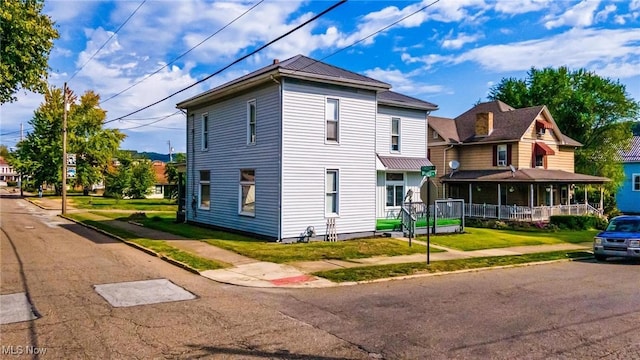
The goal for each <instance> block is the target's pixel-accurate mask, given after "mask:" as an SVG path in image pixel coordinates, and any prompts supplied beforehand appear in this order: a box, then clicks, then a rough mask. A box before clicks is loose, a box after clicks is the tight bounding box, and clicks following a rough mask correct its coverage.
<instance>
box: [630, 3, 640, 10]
mask: <svg viewBox="0 0 640 360" xmlns="http://www.w3.org/2000/svg"><path fill="white" fill-rule="evenodd" d="M629 10H631V11H634V10H640V0H631V3H630V4H629Z"/></svg>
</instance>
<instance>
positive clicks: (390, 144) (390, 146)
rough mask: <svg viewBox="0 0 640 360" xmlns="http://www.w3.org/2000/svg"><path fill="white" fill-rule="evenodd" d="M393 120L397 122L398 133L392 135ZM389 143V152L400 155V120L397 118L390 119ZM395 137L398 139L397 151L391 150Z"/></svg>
mask: <svg viewBox="0 0 640 360" xmlns="http://www.w3.org/2000/svg"><path fill="white" fill-rule="evenodd" d="M393 120H398V133H397V134H394V133H393ZM390 132H391V138H390V140H391V142H390V143H389V151H390V152H392V153H400V152H401V151H402V120H401V119H400V118H399V117H392V118H391V129H390ZM394 136H397V137H398V150H393V137H394Z"/></svg>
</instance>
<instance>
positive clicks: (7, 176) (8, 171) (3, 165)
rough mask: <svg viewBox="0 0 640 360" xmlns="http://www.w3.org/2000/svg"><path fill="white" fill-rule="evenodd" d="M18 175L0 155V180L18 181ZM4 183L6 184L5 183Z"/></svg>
mask: <svg viewBox="0 0 640 360" xmlns="http://www.w3.org/2000/svg"><path fill="white" fill-rule="evenodd" d="M19 177H20V175H19V174H18V173H17V172H16V171H15V170H14V169H13V167H12V166H11V165H9V163H8V162H7V160H5V158H4V157H3V156H0V181H4V182H5V183H6V182H10V181H18V179H19ZM5 185H6V184H5Z"/></svg>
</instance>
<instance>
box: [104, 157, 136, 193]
mask: <svg viewBox="0 0 640 360" xmlns="http://www.w3.org/2000/svg"><path fill="white" fill-rule="evenodd" d="M131 162H132V159H131V154H129V153H127V152H126V151H118V155H117V158H114V159H113V161H112V162H111V163H110V164H109V167H108V169H107V173H106V175H105V187H104V195H105V196H108V197H113V198H116V199H122V198H123V197H124V196H125V192H126V191H127V189H128V188H129V183H130V182H131V176H132V173H131Z"/></svg>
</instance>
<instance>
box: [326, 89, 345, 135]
mask: <svg viewBox="0 0 640 360" xmlns="http://www.w3.org/2000/svg"><path fill="white" fill-rule="evenodd" d="M329 100H335V101H336V103H337V105H336V107H337V108H338V118H337V119H336V121H335V122H336V132H337V136H336V140H329V139H327V121H329V120H328V116H327V103H328V102H329ZM340 135H341V131H340V99H338V98H335V97H329V96H327V97H325V98H324V143H325V144H334V145H335V144H340Z"/></svg>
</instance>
